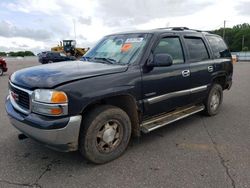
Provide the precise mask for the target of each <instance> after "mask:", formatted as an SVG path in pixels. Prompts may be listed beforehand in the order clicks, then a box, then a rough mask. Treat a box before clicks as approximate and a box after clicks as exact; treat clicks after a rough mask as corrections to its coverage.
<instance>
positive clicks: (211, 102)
mask: <svg viewBox="0 0 250 188" xmlns="http://www.w3.org/2000/svg"><path fill="white" fill-rule="evenodd" d="M222 101H223V89H222V87H221V85H219V84H213V85H212V87H211V89H210V91H209V93H208V96H207V98H206V100H205V103H204V104H205V110H204V113H205V115H208V116H214V115H216V114H218V112H219V110H220V106H221V103H222Z"/></svg>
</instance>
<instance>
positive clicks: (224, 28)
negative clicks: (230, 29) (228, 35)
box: [223, 20, 226, 40]
mask: <svg viewBox="0 0 250 188" xmlns="http://www.w3.org/2000/svg"><path fill="white" fill-rule="evenodd" d="M225 31H226V20H224V27H223V39H224V40H225Z"/></svg>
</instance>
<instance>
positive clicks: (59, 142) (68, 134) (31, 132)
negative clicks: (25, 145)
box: [5, 99, 82, 152]
mask: <svg viewBox="0 0 250 188" xmlns="http://www.w3.org/2000/svg"><path fill="white" fill-rule="evenodd" d="M5 107H6V111H7V113H8V115H9V118H10V122H11V124H12V125H13V126H14V127H16V128H17V129H18V130H19V131H21V132H22V133H23V134H25V135H26V136H27V137H30V138H32V139H34V140H36V141H38V142H40V143H42V144H43V145H45V146H47V147H49V148H52V149H54V150H57V151H62V152H69V151H75V150H78V138H79V132H80V126H81V120H82V116H81V115H78V116H71V117H69V120H68V122H67V124H66V126H64V127H63V128H56V129H41V128H37V127H36V126H31V125H30V123H33V122H32V121H29V122H27V119H25V118H23V119H20V118H17V114H19V112H17V111H16V110H15V109H10V108H13V107H12V106H10V101H9V99H7V100H6V105H5ZM15 113H16V114H15ZM29 120H30V119H29ZM58 121H59V122H60V119H58Z"/></svg>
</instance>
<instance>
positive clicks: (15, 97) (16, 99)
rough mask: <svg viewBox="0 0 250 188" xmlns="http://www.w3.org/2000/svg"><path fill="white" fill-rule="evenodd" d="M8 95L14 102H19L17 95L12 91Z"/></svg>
mask: <svg viewBox="0 0 250 188" xmlns="http://www.w3.org/2000/svg"><path fill="white" fill-rule="evenodd" d="M10 94H11V96H12V98H13V99H14V100H15V101H18V100H19V95H18V94H16V93H14V92H13V91H10Z"/></svg>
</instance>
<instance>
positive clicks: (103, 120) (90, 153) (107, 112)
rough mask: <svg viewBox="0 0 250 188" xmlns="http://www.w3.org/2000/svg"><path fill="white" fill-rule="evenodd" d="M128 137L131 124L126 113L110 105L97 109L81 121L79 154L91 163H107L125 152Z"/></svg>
mask: <svg viewBox="0 0 250 188" xmlns="http://www.w3.org/2000/svg"><path fill="white" fill-rule="evenodd" d="M130 135H131V122H130V119H129V117H128V115H127V114H126V112H124V111H123V110H122V109H120V108H117V107H114V106H110V105H105V106H100V107H97V108H95V109H94V110H92V111H91V112H90V113H89V114H88V115H87V117H86V119H85V120H84V121H83V124H82V129H81V132H80V141H79V147H80V152H81V154H82V155H83V156H84V157H85V158H87V159H88V160H89V161H91V162H93V163H97V164H102V163H106V162H109V161H111V160H114V159H116V158H118V157H119V156H120V155H121V154H122V153H123V152H124V151H125V150H126V148H127V146H128V143H129V140H130Z"/></svg>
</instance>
